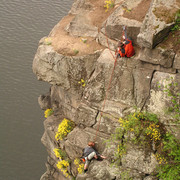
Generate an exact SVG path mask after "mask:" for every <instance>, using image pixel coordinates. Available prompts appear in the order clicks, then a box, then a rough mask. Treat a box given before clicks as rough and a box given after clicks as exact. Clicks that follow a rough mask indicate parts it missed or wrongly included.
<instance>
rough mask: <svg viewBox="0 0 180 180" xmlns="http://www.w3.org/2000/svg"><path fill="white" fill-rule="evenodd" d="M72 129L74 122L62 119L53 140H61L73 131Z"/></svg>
mask: <svg viewBox="0 0 180 180" xmlns="http://www.w3.org/2000/svg"><path fill="white" fill-rule="evenodd" d="M73 128H74V122H73V121H70V120H68V119H65V118H64V120H63V121H62V122H61V123H60V124H59V126H58V132H57V133H56V135H55V139H56V140H57V141H58V140H62V139H63V138H64V137H66V136H67V135H68V133H69V132H71V131H72V130H73Z"/></svg>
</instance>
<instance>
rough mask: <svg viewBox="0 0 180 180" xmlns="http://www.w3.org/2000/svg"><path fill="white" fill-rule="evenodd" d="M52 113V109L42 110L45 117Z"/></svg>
mask: <svg viewBox="0 0 180 180" xmlns="http://www.w3.org/2000/svg"><path fill="white" fill-rule="evenodd" d="M52 114H53V110H52V109H46V111H45V112H44V117H45V118H47V117H49V116H51V115H52Z"/></svg>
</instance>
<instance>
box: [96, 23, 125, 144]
mask: <svg viewBox="0 0 180 180" xmlns="http://www.w3.org/2000/svg"><path fill="white" fill-rule="evenodd" d="M106 23H107V21H106ZM106 23H105V36H106V40H107V45H108V49H109V51H110V53H111V55H112V57H113V59H114V66H113V69H112V73H111V77H110V80H109V84H108V87H107V90H106V95H105V98H104V102H103V105H102V109H101V113H100V119H99V122H98V126H97V129H96V135H95V137H94V142H95V141H96V138H97V135H98V132H99V128H100V123H101V119H102V114H103V110H104V108H105V104H106V100H107V97H108V93H109V90H110V87H111V83H112V78H113V75H114V70H115V67H116V62H117V56H116V57H114V55H113V54H112V52H111V50H110V47H109V42H108V37H107V34H106ZM123 35H124V31H123ZM123 35H122V36H123Z"/></svg>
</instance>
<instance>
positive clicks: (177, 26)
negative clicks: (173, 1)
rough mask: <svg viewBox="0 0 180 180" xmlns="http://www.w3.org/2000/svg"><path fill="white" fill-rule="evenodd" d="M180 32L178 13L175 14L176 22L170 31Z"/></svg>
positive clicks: (179, 13) (179, 15)
mask: <svg viewBox="0 0 180 180" xmlns="http://www.w3.org/2000/svg"><path fill="white" fill-rule="evenodd" d="M179 30H180V11H178V12H177V13H176V22H175V25H174V26H173V28H171V31H179Z"/></svg>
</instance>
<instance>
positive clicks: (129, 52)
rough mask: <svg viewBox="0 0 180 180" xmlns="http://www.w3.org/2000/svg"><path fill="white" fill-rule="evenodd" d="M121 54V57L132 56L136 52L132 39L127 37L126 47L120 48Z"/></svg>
mask: <svg viewBox="0 0 180 180" xmlns="http://www.w3.org/2000/svg"><path fill="white" fill-rule="evenodd" d="M119 54H120V56H121V57H125V56H126V57H132V56H133V55H134V54H135V51H134V48H133V45H132V41H131V40H129V39H127V40H126V43H125V45H124V48H122V49H119Z"/></svg>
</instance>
